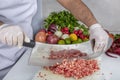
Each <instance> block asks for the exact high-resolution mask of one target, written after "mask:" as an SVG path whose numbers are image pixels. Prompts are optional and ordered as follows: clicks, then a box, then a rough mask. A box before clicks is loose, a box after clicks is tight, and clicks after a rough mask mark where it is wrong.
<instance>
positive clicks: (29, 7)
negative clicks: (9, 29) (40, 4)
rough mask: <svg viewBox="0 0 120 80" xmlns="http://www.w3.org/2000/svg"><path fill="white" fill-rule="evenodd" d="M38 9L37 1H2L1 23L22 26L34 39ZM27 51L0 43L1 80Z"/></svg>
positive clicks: (0, 0)
mask: <svg viewBox="0 0 120 80" xmlns="http://www.w3.org/2000/svg"><path fill="white" fill-rule="evenodd" d="M36 9H37V4H36V0H0V21H2V22H4V23H7V24H18V25H20V26H21V28H22V29H23V30H24V32H25V33H26V34H27V35H28V36H29V38H31V39H32V37H33V29H32V26H31V21H32V18H33V16H34V14H35V12H36ZM25 51H26V48H25V47H23V48H22V49H19V48H18V47H11V46H7V45H4V44H2V43H0V79H2V77H3V76H4V74H6V72H7V71H8V70H7V69H8V68H9V67H10V66H12V65H13V64H14V63H15V62H16V61H17V60H18V58H19V57H20V56H21V55H22V54H23V53H24V52H25Z"/></svg>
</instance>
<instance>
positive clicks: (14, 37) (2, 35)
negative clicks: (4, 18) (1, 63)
mask: <svg viewBox="0 0 120 80" xmlns="http://www.w3.org/2000/svg"><path fill="white" fill-rule="evenodd" d="M0 41H1V42H2V43H4V44H7V45H11V46H16V45H17V46H18V47H22V45H23V42H24V41H26V42H29V38H28V37H27V36H26V35H25V33H24V32H23V31H22V29H21V28H20V26H17V25H8V24H3V25H1V26H0Z"/></svg>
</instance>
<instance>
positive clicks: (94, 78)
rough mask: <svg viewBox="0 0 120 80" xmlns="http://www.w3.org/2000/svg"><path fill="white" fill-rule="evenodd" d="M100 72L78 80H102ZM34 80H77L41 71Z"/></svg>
mask: <svg viewBox="0 0 120 80" xmlns="http://www.w3.org/2000/svg"><path fill="white" fill-rule="evenodd" d="M100 77H101V73H100V70H99V71H97V72H95V73H94V74H92V75H91V76H86V77H84V78H82V79H77V80H101V78H100ZM33 80H76V79H75V78H66V77H64V76H63V75H58V74H53V73H52V72H51V71H48V70H45V69H41V70H40V71H38V72H37V73H36V75H35V77H34V78H33Z"/></svg>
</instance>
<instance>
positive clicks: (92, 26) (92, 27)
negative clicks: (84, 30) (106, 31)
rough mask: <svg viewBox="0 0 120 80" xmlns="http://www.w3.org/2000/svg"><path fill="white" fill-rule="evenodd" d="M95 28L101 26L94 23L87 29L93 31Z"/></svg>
mask: <svg viewBox="0 0 120 80" xmlns="http://www.w3.org/2000/svg"><path fill="white" fill-rule="evenodd" d="M95 28H102V26H101V25H100V24H98V23H96V24H93V25H91V26H90V27H89V29H95Z"/></svg>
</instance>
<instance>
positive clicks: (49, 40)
mask: <svg viewBox="0 0 120 80" xmlns="http://www.w3.org/2000/svg"><path fill="white" fill-rule="evenodd" d="M58 40H59V38H58V37H57V36H56V35H48V37H47V43H49V44H57V42H58Z"/></svg>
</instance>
